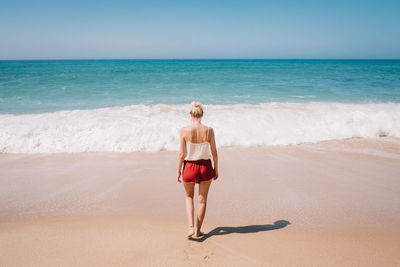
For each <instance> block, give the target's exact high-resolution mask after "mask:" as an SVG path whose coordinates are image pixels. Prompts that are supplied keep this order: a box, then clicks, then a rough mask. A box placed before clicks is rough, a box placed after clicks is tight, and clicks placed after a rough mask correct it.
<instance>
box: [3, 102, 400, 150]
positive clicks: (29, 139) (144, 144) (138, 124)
mask: <svg viewBox="0 0 400 267" xmlns="http://www.w3.org/2000/svg"><path fill="white" fill-rule="evenodd" d="M188 111H189V105H151V106H150V105H132V106H125V107H110V108H102V109H93V110H73V111H58V112H53V113H41V114H24V115H9V114H7V115H5V114H3V115H0V151H1V152H3V153H58V152H83V151H121V152H130V151H160V150H177V149H178V142H179V136H178V135H179V129H180V127H182V126H184V125H187V124H189V123H190V118H189V113H188ZM203 122H204V123H205V124H207V125H211V126H213V128H214V131H215V134H216V140H217V145H218V147H223V146H245V147H248V146H263V145H288V144H299V143H303V142H319V141H324V140H333V139H345V138H352V137H370V138H375V137H379V136H382V135H388V136H394V137H400V104H396V103H381V104H340V103H264V104H258V105H250V104H238V105H206V106H205V116H204V120H203Z"/></svg>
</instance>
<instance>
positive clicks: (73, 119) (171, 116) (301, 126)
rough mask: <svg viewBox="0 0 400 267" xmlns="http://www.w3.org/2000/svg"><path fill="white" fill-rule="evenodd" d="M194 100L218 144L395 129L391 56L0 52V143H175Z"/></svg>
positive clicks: (28, 147)
mask: <svg viewBox="0 0 400 267" xmlns="http://www.w3.org/2000/svg"><path fill="white" fill-rule="evenodd" d="M194 100H196V101H200V102H202V103H203V104H204V107H205V115H204V119H203V122H204V123H205V124H206V125H211V126H212V127H213V128H214V131H215V133H216V139H217V146H218V147H227V146H244V147H250V146H266V145H289V144H300V143H304V142H320V141H326V140H340V139H346V138H357V137H361V138H362V137H365V138H379V137H381V136H393V137H400V60H34V61H0V152H3V153H61V152H84V151H116V152H133V151H160V150H177V149H178V142H179V138H178V137H179V136H178V135H179V128H180V127H182V126H184V125H187V124H189V123H190V117H189V114H188V111H189V106H190V103H191V102H192V101H194Z"/></svg>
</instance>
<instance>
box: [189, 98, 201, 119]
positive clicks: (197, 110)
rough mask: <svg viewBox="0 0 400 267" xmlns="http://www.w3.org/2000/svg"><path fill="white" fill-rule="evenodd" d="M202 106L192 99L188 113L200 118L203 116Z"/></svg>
mask: <svg viewBox="0 0 400 267" xmlns="http://www.w3.org/2000/svg"><path fill="white" fill-rule="evenodd" d="M203 113H204V112H203V106H202V105H201V103H200V102H196V101H193V102H192V104H191V106H190V115H192V116H193V117H195V118H201V117H202V116H203Z"/></svg>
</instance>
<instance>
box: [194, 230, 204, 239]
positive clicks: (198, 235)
mask: <svg viewBox="0 0 400 267" xmlns="http://www.w3.org/2000/svg"><path fill="white" fill-rule="evenodd" d="M203 235H204V233H203V232H202V231H200V229H196V234H195V235H194V237H196V238H199V237H202V236H203Z"/></svg>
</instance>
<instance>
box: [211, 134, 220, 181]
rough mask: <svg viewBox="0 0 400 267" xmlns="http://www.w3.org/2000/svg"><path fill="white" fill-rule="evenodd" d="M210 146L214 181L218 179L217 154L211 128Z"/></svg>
mask: <svg viewBox="0 0 400 267" xmlns="http://www.w3.org/2000/svg"><path fill="white" fill-rule="evenodd" d="M210 145H211V154H212V156H213V161H214V171H215V178H214V180H216V179H217V178H218V153H217V147H216V145H215V135H214V130H213V128H211V129H210Z"/></svg>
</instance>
